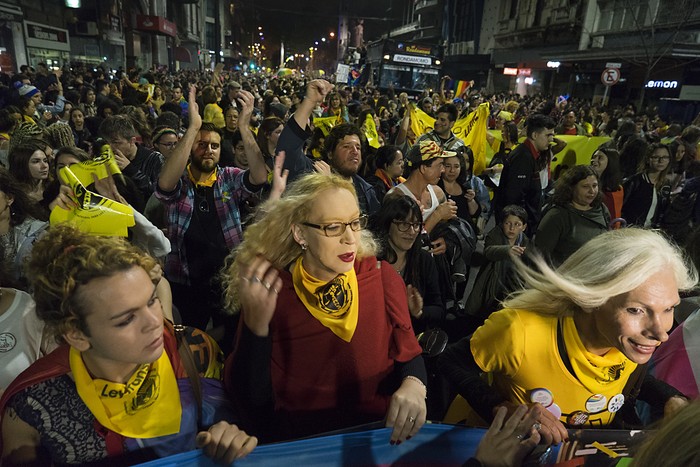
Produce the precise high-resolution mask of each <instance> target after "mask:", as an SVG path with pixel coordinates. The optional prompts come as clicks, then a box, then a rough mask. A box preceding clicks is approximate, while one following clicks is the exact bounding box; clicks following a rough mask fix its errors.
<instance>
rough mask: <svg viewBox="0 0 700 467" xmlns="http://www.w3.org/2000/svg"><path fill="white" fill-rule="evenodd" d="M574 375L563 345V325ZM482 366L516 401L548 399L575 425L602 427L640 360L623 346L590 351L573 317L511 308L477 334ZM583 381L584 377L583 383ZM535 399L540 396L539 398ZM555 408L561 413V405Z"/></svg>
mask: <svg viewBox="0 0 700 467" xmlns="http://www.w3.org/2000/svg"><path fill="white" fill-rule="evenodd" d="M559 320H561V322H562V329H563V331H562V334H563V336H564V342H565V346H566V350H567V353H568V356H569V360H570V361H571V362H572V363H573V366H574V368H575V372H576V373H577V375H579V376H574V375H573V374H572V373H571V372H570V371H569V370H568V369H567V368H566V365H565V364H564V362H563V361H562V358H561V356H560V353H559V350H558V348H557V325H558V322H559ZM470 345H471V351H472V354H473V355H474V360H475V361H476V363H477V365H479V367H480V368H481V369H482V370H484V371H485V372H489V373H491V374H492V375H493V380H494V387H495V388H496V389H497V390H498V391H499V392H500V393H501V394H502V395H503V396H504V397H505V398H507V399H508V400H510V401H512V402H516V403H530V402H534V401H536V400H537V401H544V403H543V405H549V404H553V405H556V406H558V407H559V408H560V409H561V416H560V420H561V421H562V422H563V423H566V424H568V425H570V426H577V425H580V424H581V422H582V421H585V422H584V424H585V425H587V426H593V427H599V426H603V425H608V424H609V423H610V422H611V421H612V420H613V418H614V417H615V412H617V410H619V408H620V407H621V405H622V401H623V400H624V398H623V397H622V396H621V393H622V391H623V389H624V387H625V384H626V383H627V380H628V379H629V376H630V375H631V374H632V372H633V371H634V369H635V368H636V367H637V365H636V364H635V363H634V362H632V361H630V360H628V359H627V358H626V357H625V356H624V354H622V353H621V352H619V351H618V350H617V349H611V350H610V351H608V353H607V354H606V355H604V356H602V357H601V356H598V355H594V354H591V353H590V352H588V351H587V350H586V348H585V347H584V346H583V343H582V342H581V339H580V338H579V336H578V333H577V332H576V326H575V324H574V320H573V318H572V317H570V316H569V317H562V318H559V317H557V316H547V315H543V314H539V313H535V312H531V311H526V310H513V309H506V310H501V311H498V312H496V313H493V314H491V316H490V317H489V318H488V319H487V320H486V322H485V323H484V325H483V326H482V327H480V328H479V329H478V330H477V331H476V332H475V333H474V335H473V337H472V339H471V344H470ZM582 381H583V382H582ZM533 399H535V400H533ZM550 411H553V412H554V413H556V408H555V407H551V408H550Z"/></svg>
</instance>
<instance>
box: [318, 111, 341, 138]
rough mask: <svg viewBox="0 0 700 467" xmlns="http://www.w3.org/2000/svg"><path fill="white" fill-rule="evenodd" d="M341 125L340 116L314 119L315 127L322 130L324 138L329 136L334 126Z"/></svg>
mask: <svg viewBox="0 0 700 467" xmlns="http://www.w3.org/2000/svg"><path fill="white" fill-rule="evenodd" d="M339 123H340V116H339V115H335V116H333V117H323V118H314V127H316V128H320V129H321V131H322V132H323V136H328V133H330V132H331V130H332V129H333V127H334V126H336V125H338V124H339Z"/></svg>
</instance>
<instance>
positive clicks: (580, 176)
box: [552, 165, 603, 207]
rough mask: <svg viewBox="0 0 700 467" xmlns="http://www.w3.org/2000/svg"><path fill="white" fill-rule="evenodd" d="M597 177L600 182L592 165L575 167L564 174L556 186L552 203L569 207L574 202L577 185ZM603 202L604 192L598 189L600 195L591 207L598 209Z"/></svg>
mask: <svg viewBox="0 0 700 467" xmlns="http://www.w3.org/2000/svg"><path fill="white" fill-rule="evenodd" d="M591 176H593V177H595V178H596V181H597V180H598V174H597V173H596V171H595V170H593V167H591V166H590V165H575V166H573V167H571V168H570V169H568V170H567V171H566V172H564V173H563V174H562V176H561V177H559V179H558V180H557V184H556V185H555V186H554V194H553V195H552V203H553V204H556V205H557V206H568V205H569V204H571V202H572V201H573V200H574V189H575V188H576V184H577V183H578V182H580V181H581V180H585V179H587V178H588V177H591ZM602 202H603V192H602V190H601V189H600V188H598V194H597V195H596V198H595V200H593V202H592V203H591V206H593V207H597V206H599V205H600V204H601V203H602Z"/></svg>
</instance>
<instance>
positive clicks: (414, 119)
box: [409, 104, 435, 137]
mask: <svg viewBox="0 0 700 467" xmlns="http://www.w3.org/2000/svg"><path fill="white" fill-rule="evenodd" d="M409 109H410V115H411V129H412V130H413V133H414V134H415V135H416V137H419V136H420V135H422V134H424V133H427V132H429V131H430V130H432V129H433V125H435V119H434V118H433V117H431V116H430V115H428V114H427V113H425V112H423V111H422V110H421V109H419V108H417V107H416V106H415V104H410V106H409Z"/></svg>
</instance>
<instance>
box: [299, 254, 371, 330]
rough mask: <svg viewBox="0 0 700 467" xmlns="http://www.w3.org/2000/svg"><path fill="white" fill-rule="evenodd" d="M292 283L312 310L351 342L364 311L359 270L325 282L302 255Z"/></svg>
mask: <svg viewBox="0 0 700 467" xmlns="http://www.w3.org/2000/svg"><path fill="white" fill-rule="evenodd" d="M292 282H293V283H294V290H296V292H297V295H298V296H299V299H300V300H301V301H302V303H303V304H304V306H305V307H306V309H307V310H309V313H311V315H312V316H313V317H314V318H316V319H317V320H318V321H319V322H320V323H321V324H323V325H324V326H325V327H327V328H328V329H330V330H331V331H333V334H335V335H336V336H338V337H340V338H341V339H343V340H344V341H345V342H350V341H351V340H352V336H353V334H355V328H356V327H357V318H358V315H359V311H360V305H359V301H358V300H359V297H358V296H357V288H358V287H357V274H355V269H354V268H352V269H350V271H348V272H346V273H345V274H338V276H336V278H335V279H333V280H332V281H330V282H323V281H320V280H318V279H316V278H315V277H313V276H312V275H310V274H309V273H308V272H306V269H304V264H303V262H302V257H301V256H300V257H299V259H297V260H296V262H295V263H294V268H293V270H292Z"/></svg>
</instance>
